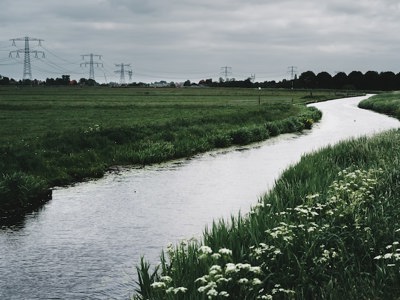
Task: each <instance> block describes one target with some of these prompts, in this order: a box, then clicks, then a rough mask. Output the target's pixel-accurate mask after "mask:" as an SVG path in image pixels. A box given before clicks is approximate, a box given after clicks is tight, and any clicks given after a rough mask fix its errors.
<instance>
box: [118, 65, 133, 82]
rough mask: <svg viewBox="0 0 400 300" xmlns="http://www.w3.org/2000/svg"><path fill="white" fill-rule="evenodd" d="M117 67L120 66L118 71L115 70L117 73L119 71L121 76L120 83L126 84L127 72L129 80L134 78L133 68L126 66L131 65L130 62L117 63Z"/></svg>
mask: <svg viewBox="0 0 400 300" xmlns="http://www.w3.org/2000/svg"><path fill="white" fill-rule="evenodd" d="M115 66H116V67H118V68H120V69H119V70H117V71H114V72H115V73H119V74H120V77H119V83H120V84H125V73H127V74H128V75H129V80H131V79H132V70H125V67H130V66H131V65H130V64H124V63H121V64H119V65H117V64H116V65H115Z"/></svg>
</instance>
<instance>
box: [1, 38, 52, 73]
mask: <svg viewBox="0 0 400 300" xmlns="http://www.w3.org/2000/svg"><path fill="white" fill-rule="evenodd" d="M10 41H12V45H13V46H16V44H15V41H25V48H24V49H18V50H14V51H10V54H9V57H12V54H13V53H15V54H16V55H15V56H16V57H17V58H19V54H20V53H24V73H23V76H22V78H23V79H24V80H25V79H29V80H32V68H31V53H34V54H35V58H39V56H38V54H39V53H40V54H42V58H44V57H45V55H44V52H43V51H38V50H30V49H29V42H30V41H38V43H39V46H41V45H42V41H43V40H42V39H36V38H30V37H28V36H26V37H24V38H17V39H11V40H10Z"/></svg>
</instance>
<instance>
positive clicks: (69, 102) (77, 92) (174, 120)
mask: <svg viewBox="0 0 400 300" xmlns="http://www.w3.org/2000/svg"><path fill="white" fill-rule="evenodd" d="M335 97H336V96H335V94H334V93H333V92H329V91H325V92H318V91H313V96H312V97H311V96H310V93H309V92H308V91H290V90H289V91H287V90H261V91H259V90H258V89H232V88H220V89H217V88H216V89H214V88H180V89H175V88H173V89H172V88H169V89H168V88H162V89H160V88H109V87H84V88H81V87H20V88H15V87H0V154H1V158H2V159H1V161H0V168H1V170H2V173H1V175H0V215H3V216H4V215H12V214H15V213H17V212H19V211H25V210H29V209H31V208H32V207H31V206H32V204H33V203H36V202H37V201H38V199H43V198H46V197H47V195H48V191H49V188H51V187H53V186H56V185H65V184H70V183H73V182H76V181H81V180H84V179H86V178H93V177H100V176H102V175H103V174H104V172H105V171H106V170H107V169H108V168H110V167H111V166H115V165H145V164H151V163H158V162H162V161H166V160H170V159H175V158H182V157H190V156H192V155H194V154H196V153H201V152H205V151H209V150H211V149H215V148H223V147H229V146H232V145H244V144H249V143H252V142H257V141H261V140H264V139H267V138H268V137H270V136H275V135H278V134H280V133H286V132H294V131H301V130H303V129H304V128H310V127H311V126H312V123H313V122H314V121H317V120H319V118H320V117H321V115H320V113H319V112H318V111H316V110H315V109H312V108H306V107H305V105H304V104H305V103H306V102H313V101H322V100H327V99H331V98H335Z"/></svg>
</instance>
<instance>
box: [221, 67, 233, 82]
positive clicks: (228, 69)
mask: <svg viewBox="0 0 400 300" xmlns="http://www.w3.org/2000/svg"><path fill="white" fill-rule="evenodd" d="M221 74H222V75H224V77H225V81H228V75H231V74H232V68H231V67H221Z"/></svg>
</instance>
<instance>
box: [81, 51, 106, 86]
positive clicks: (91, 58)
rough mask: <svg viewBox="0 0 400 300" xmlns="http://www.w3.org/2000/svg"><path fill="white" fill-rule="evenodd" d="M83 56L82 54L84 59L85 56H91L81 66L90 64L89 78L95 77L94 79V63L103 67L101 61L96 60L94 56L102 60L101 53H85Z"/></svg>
mask: <svg viewBox="0 0 400 300" xmlns="http://www.w3.org/2000/svg"><path fill="white" fill-rule="evenodd" d="M81 56H82V59H85V56H89V61H88V62H87V61H86V62H83V63H81V67H82V66H83V65H84V66H85V67H86V66H87V65H89V79H93V80H94V65H96V66H97V67H98V66H102V67H103V64H102V63H99V62H95V61H94V59H93V58H94V57H97V58H98V59H99V60H101V55H98V54H93V53H90V54H84V55H81Z"/></svg>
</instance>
